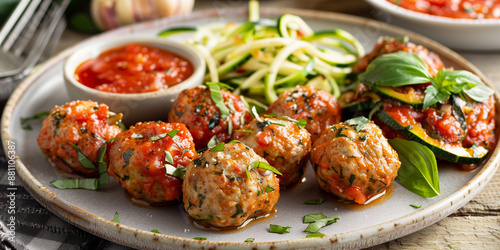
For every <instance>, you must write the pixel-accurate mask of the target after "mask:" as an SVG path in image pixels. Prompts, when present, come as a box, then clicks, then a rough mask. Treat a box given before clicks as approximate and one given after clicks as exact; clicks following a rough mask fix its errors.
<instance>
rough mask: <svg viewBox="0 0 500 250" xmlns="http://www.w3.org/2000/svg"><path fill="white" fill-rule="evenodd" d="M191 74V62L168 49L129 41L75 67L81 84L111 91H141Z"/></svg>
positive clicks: (153, 89) (158, 86)
mask: <svg viewBox="0 0 500 250" xmlns="http://www.w3.org/2000/svg"><path fill="white" fill-rule="evenodd" d="M192 74H193V65H192V63H191V62H189V61H188V60H186V59H185V58H183V57H181V56H179V55H177V54H175V53H172V52H170V51H166V50H162V49H159V48H155V47H152V46H149V45H144V44H137V43H131V44H127V45H124V46H120V47H116V48H113V49H110V50H107V51H104V52H103V53H101V54H100V55H99V56H98V57H97V58H94V59H90V60H88V61H85V62H83V63H82V64H81V65H80V66H78V68H77V69H76V70H75V75H74V77H75V79H76V80H77V81H78V82H80V83H82V84H83V85H85V86H87V87H90V88H93V89H97V90H101V91H106V92H112V93H144V92H153V91H157V90H161V89H166V88H169V87H172V86H174V85H177V84H179V83H181V82H183V81H184V80H186V79H187V78H189V77H190V76H191V75H192Z"/></svg>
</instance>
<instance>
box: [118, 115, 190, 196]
mask: <svg viewBox="0 0 500 250" xmlns="http://www.w3.org/2000/svg"><path fill="white" fill-rule="evenodd" d="M196 155H197V154H196V150H195V148H194V143H193V138H192V137H191V134H190V133H189V131H188V130H187V128H186V126H184V124H181V123H165V122H146V123H140V122H139V123H137V124H136V125H135V126H132V127H130V129H129V130H127V131H125V132H123V133H120V134H118V135H117V136H116V140H115V141H113V142H112V143H110V145H109V164H108V174H109V175H111V176H113V177H115V180H116V181H117V182H118V183H120V184H121V185H122V187H123V188H125V189H126V190H127V191H128V192H129V193H130V194H131V195H132V196H133V197H135V198H138V199H142V200H145V201H147V202H150V203H152V204H154V203H163V202H167V201H172V200H174V199H180V197H181V194H182V180H181V179H180V178H178V177H176V176H173V175H172V174H171V173H167V170H168V168H180V167H186V166H187V165H189V163H190V162H191V160H192V159H194V158H195V157H196Z"/></svg>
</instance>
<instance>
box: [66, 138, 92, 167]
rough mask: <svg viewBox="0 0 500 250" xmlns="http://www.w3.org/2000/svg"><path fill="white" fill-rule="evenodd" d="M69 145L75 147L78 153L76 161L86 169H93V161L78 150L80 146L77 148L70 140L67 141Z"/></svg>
mask: <svg viewBox="0 0 500 250" xmlns="http://www.w3.org/2000/svg"><path fill="white" fill-rule="evenodd" d="M69 145H71V146H72V147H73V148H75V149H76V152H77V155H78V162H80V164H82V166H84V167H85V168H88V169H95V165H94V163H92V161H90V159H89V158H87V156H85V155H84V154H83V152H82V151H81V150H80V148H78V146H77V145H75V144H74V143H72V142H69Z"/></svg>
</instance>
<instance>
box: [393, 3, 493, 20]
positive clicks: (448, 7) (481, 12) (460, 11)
mask: <svg viewBox="0 0 500 250" xmlns="http://www.w3.org/2000/svg"><path fill="white" fill-rule="evenodd" d="M387 1H389V2H391V3H393V4H396V5H398V6H400V7H402V8H405V9H408V10H412V11H416V12H421V13H426V14H430V15H435V16H442V17H450V18H463V19H491V18H500V0H387Z"/></svg>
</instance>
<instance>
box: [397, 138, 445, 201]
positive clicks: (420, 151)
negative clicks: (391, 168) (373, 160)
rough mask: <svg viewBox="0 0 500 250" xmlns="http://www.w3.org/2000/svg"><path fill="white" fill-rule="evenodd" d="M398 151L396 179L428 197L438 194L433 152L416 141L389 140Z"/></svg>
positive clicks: (409, 188)
mask: <svg viewBox="0 0 500 250" xmlns="http://www.w3.org/2000/svg"><path fill="white" fill-rule="evenodd" d="M389 143H390V144H391V146H392V147H393V148H394V150H396V152H398V156H399V160H400V161H401V167H400V168H399V171H398V177H397V179H398V180H399V181H400V183H401V184H402V185H403V186H405V187H406V188H407V189H408V190H410V191H412V192H413V193H416V194H418V195H420V196H423V197H426V198H430V197H434V196H438V195H440V191H439V175H438V168H437V163H436V157H435V156H434V153H433V152H432V151H431V150H430V149H429V148H427V147H426V146H424V145H421V144H420V143H418V142H414V141H407V140H403V139H399V138H395V139H391V140H389Z"/></svg>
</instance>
